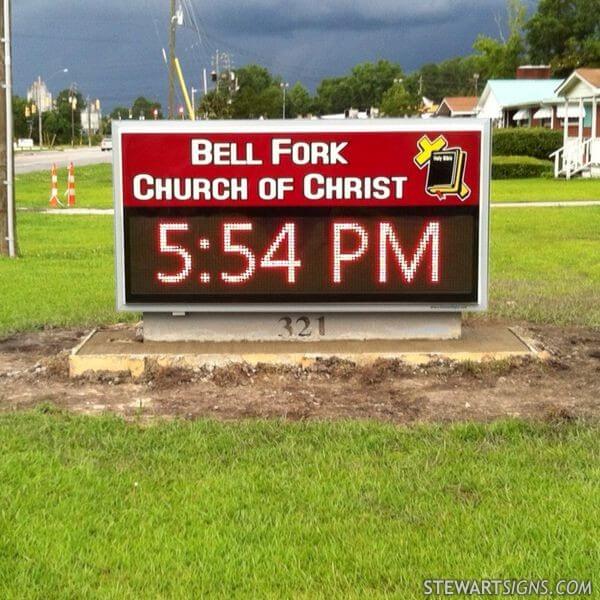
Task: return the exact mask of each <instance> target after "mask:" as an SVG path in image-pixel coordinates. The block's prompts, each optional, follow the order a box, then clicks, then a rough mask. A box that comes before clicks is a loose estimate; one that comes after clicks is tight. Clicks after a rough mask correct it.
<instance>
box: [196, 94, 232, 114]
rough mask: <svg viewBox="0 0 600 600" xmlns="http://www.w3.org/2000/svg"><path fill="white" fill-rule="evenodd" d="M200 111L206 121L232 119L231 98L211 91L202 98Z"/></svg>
mask: <svg viewBox="0 0 600 600" xmlns="http://www.w3.org/2000/svg"><path fill="white" fill-rule="evenodd" d="M198 111H199V114H200V115H201V116H202V117H203V118H205V119H231V98H230V97H229V94H226V93H224V92H217V91H216V90H211V91H210V92H208V94H205V95H204V97H203V98H202V101H201V102H200V106H199V108H198Z"/></svg>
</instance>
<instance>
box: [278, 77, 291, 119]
mask: <svg viewBox="0 0 600 600" xmlns="http://www.w3.org/2000/svg"><path fill="white" fill-rule="evenodd" d="M279 85H280V86H281V89H282V90H283V118H284V119H285V92H286V89H287V88H288V87H290V84H289V83H285V82H282V83H280V84H279Z"/></svg>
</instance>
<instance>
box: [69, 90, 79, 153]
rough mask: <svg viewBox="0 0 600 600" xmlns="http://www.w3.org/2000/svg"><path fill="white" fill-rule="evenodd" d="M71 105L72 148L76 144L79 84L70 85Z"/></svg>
mask: <svg viewBox="0 0 600 600" xmlns="http://www.w3.org/2000/svg"><path fill="white" fill-rule="evenodd" d="M69 106H70V107H71V148H73V147H74V146H75V111H76V110H77V84H76V83H75V82H73V83H72V84H71V86H70V87H69Z"/></svg>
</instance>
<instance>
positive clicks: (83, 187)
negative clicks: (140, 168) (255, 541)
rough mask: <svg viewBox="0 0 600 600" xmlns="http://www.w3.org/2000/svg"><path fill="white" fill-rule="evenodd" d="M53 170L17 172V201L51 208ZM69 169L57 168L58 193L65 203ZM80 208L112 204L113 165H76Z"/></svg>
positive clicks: (22, 203) (18, 204) (20, 204)
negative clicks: (49, 203)
mask: <svg viewBox="0 0 600 600" xmlns="http://www.w3.org/2000/svg"><path fill="white" fill-rule="evenodd" d="M50 183H51V182H50V172H49V171H40V172H34V173H25V174H22V175H16V180H15V190H16V202H17V206H18V207H20V208H48V201H49V199H50ZM66 190H67V169H66V168H64V169H58V195H59V199H60V200H61V201H62V202H63V203H64V204H66V196H65V195H64V194H65V192H66ZM75 192H76V201H77V204H76V206H77V208H111V207H112V205H113V201H112V166H111V165H109V164H101V165H89V166H85V167H76V168H75Z"/></svg>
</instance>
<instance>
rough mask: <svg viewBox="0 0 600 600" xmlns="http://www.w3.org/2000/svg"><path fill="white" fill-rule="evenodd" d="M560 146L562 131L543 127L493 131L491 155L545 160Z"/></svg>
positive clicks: (561, 143)
mask: <svg viewBox="0 0 600 600" xmlns="http://www.w3.org/2000/svg"><path fill="white" fill-rule="evenodd" d="M562 145H563V132H562V131H552V130H551V129H544V128H543V127H532V128H529V127H527V128H525V127H522V128H518V129H495V130H494V137H493V145H492V153H493V155H494V156H532V157H534V158H541V159H546V160H547V159H548V157H549V156H550V154H552V152H554V151H555V150H558V149H559V148H561V147H562Z"/></svg>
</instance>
